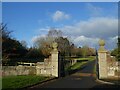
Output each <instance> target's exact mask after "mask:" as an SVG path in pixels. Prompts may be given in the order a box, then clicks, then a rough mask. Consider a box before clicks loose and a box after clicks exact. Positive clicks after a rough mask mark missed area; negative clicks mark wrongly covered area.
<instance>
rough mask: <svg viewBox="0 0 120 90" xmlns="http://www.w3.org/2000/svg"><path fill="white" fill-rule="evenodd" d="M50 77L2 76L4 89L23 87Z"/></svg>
mask: <svg viewBox="0 0 120 90" xmlns="http://www.w3.org/2000/svg"><path fill="white" fill-rule="evenodd" d="M48 78H49V77H45V76H36V75H28V76H6V77H2V89H17V88H23V87H27V86H30V85H34V84H36V83H38V82H41V81H44V80H47V79H48Z"/></svg>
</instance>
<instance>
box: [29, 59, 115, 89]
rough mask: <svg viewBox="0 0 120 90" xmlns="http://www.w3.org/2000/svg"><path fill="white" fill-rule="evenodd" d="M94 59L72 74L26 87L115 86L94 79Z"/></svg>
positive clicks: (92, 87) (89, 87) (91, 87)
mask: <svg viewBox="0 0 120 90" xmlns="http://www.w3.org/2000/svg"><path fill="white" fill-rule="evenodd" d="M94 65H95V61H91V62H89V63H87V64H86V65H85V66H84V67H83V68H82V69H81V70H79V71H77V72H76V73H74V74H71V75H69V76H66V77H63V78H59V79H55V80H52V81H50V82H47V83H43V84H39V85H36V86H33V87H30V88H28V89H29V90H31V89H37V88H88V89H94V88H101V87H116V86H111V85H106V84H101V83H99V82H97V81H96V78H95V77H94V74H93V69H94Z"/></svg>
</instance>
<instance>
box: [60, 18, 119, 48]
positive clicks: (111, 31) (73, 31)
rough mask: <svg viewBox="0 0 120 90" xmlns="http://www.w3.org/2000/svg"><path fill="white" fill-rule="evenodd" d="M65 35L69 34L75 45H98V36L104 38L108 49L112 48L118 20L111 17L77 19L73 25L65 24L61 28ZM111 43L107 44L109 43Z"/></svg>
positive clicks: (114, 42)
mask: <svg viewBox="0 0 120 90" xmlns="http://www.w3.org/2000/svg"><path fill="white" fill-rule="evenodd" d="M61 30H62V31H63V33H64V34H65V35H66V36H70V38H71V39H72V41H73V42H74V43H75V44H76V45H77V46H81V45H85V44H87V45H90V46H92V47H94V46H96V45H98V42H97V41H98V40H99V39H100V38H102V39H105V40H106V41H107V42H106V45H108V46H109V47H108V48H109V49H110V48H114V47H115V44H116V41H115V40H116V37H117V35H118V20H117V19H116V18H111V17H94V18H90V19H88V20H86V21H79V22H77V23H75V24H74V25H67V26H64V27H63V28H61ZM108 42H110V43H111V44H113V45H109V44H110V43H108Z"/></svg>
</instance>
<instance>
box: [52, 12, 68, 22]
mask: <svg viewBox="0 0 120 90" xmlns="http://www.w3.org/2000/svg"><path fill="white" fill-rule="evenodd" d="M69 18H70V15H69V14H66V13H64V12H62V11H59V10H58V11H56V12H55V13H54V14H53V16H52V19H53V21H61V20H65V19H69Z"/></svg>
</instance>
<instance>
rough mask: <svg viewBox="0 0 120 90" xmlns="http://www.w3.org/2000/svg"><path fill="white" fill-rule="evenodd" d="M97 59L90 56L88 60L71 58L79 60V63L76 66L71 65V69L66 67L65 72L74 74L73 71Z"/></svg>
mask: <svg viewBox="0 0 120 90" xmlns="http://www.w3.org/2000/svg"><path fill="white" fill-rule="evenodd" d="M95 58H96V57H95V56H89V57H86V58H78V57H76V58H75V57H74V58H71V59H75V60H77V63H75V64H74V65H71V66H69V67H66V68H65V71H66V72H72V71H76V70H79V69H80V68H81V67H82V66H83V65H84V64H86V63H88V62H89V61H92V60H95Z"/></svg>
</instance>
